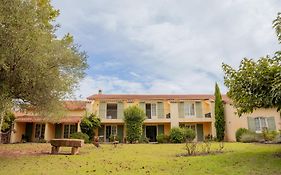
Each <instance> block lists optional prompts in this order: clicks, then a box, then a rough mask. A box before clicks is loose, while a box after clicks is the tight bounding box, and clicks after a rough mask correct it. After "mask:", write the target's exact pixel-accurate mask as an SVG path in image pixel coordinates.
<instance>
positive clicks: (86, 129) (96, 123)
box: [80, 114, 101, 140]
mask: <svg viewBox="0 0 281 175" xmlns="http://www.w3.org/2000/svg"><path fill="white" fill-rule="evenodd" d="M80 127H81V131H82V133H86V134H87V135H88V136H89V140H93V137H94V129H96V128H99V127H101V121H100V118H98V117H97V116H96V115H95V114H91V115H90V116H86V117H84V118H83V119H82V121H81V123H80Z"/></svg>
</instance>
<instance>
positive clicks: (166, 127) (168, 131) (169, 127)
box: [164, 123, 171, 135]
mask: <svg viewBox="0 0 281 175" xmlns="http://www.w3.org/2000/svg"><path fill="white" fill-rule="evenodd" d="M170 130H171V125H170V124H169V123H166V124H164V134H165V135H168V134H169V133H170Z"/></svg>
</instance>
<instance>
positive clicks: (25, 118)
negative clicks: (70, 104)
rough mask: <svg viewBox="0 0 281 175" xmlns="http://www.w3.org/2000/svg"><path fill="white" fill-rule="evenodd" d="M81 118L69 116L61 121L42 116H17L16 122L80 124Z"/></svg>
mask: <svg viewBox="0 0 281 175" xmlns="http://www.w3.org/2000/svg"><path fill="white" fill-rule="evenodd" d="M81 118H82V117H80V116H68V117H62V118H60V119H51V118H44V117H40V116H32V115H22V116H16V119H15V121H16V122H51V123H78V122H79V121H81Z"/></svg>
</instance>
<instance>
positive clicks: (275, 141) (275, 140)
mask: <svg viewBox="0 0 281 175" xmlns="http://www.w3.org/2000/svg"><path fill="white" fill-rule="evenodd" d="M273 142H274V143H281V135H280V134H279V135H278V136H276V137H275V139H274V140H273Z"/></svg>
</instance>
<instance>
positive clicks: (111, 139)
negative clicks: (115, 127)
mask: <svg viewBox="0 0 281 175" xmlns="http://www.w3.org/2000/svg"><path fill="white" fill-rule="evenodd" d="M114 136H115V139H114ZM109 141H110V142H114V141H119V142H121V140H120V138H119V137H118V136H117V135H112V134H111V135H110V136H109Z"/></svg>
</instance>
